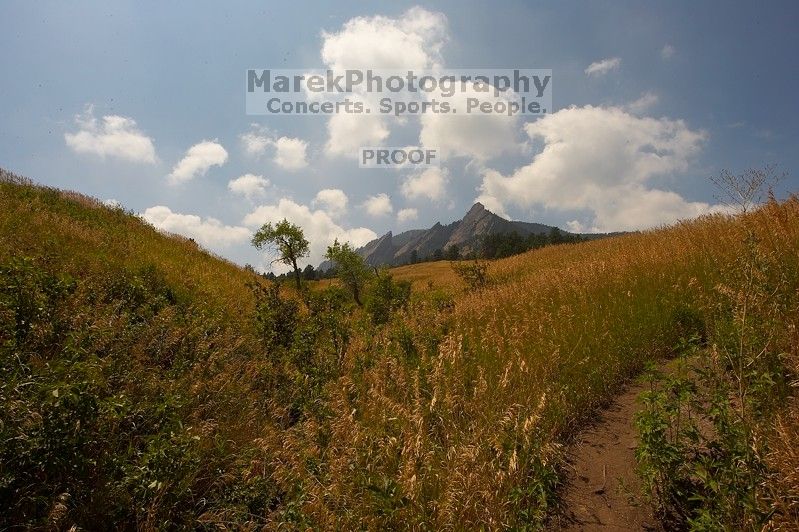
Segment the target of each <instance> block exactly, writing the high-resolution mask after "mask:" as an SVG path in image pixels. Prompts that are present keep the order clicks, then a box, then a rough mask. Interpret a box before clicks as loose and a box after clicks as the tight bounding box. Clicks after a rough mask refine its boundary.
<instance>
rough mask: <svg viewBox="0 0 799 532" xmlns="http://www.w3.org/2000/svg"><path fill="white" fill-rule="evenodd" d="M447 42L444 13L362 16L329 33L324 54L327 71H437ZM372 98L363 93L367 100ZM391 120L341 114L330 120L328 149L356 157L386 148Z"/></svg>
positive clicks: (416, 10) (413, 10) (414, 10)
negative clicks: (359, 150) (360, 152)
mask: <svg viewBox="0 0 799 532" xmlns="http://www.w3.org/2000/svg"><path fill="white" fill-rule="evenodd" d="M447 38H448V35H447V19H446V17H445V16H444V15H443V14H441V13H435V12H431V11H428V10H426V9H423V8H420V7H413V8H411V9H409V10H407V11H405V12H404V13H403V14H401V15H400V16H398V17H397V18H390V17H384V16H375V17H356V18H353V19H350V20H349V21H347V22H346V23H344V25H343V26H342V28H341V29H340V30H339V31H337V32H324V33H323V34H322V50H321V55H322V60H323V61H324V63H325V65H326V67H327V68H330V69H332V70H335V71H342V70H345V69H349V68H355V69H357V68H371V69H375V70H377V69H390V70H423V69H431V68H437V67H439V66H440V64H441V47H442V46H443V44H444V43H445V42H446V40H447ZM371 96H372V95H366V94H362V95H361V97H362V98H364V99H367V100H368V99H369V98H370V97H371ZM356 98H357V96H356ZM388 120H389V118H387V117H385V116H380V115H377V114H374V113H372V114H369V115H366V114H363V115H356V114H347V113H340V114H336V115H334V116H332V117H330V121H329V122H328V128H327V129H328V141H327V143H326V146H325V151H326V152H327V154H328V155H335V156H349V157H354V156H357V153H356V150H357V148H358V147H361V146H375V145H381V144H382V142H383V141H384V140H385V139H386V138H387V137H388V135H389V133H390V131H389V128H388V126H387V122H388ZM392 120H394V119H392Z"/></svg>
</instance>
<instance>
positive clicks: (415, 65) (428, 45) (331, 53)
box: [322, 7, 447, 71]
mask: <svg viewBox="0 0 799 532" xmlns="http://www.w3.org/2000/svg"><path fill="white" fill-rule="evenodd" d="M322 40H323V42H322V60H323V61H324V62H325V64H326V65H327V66H328V67H329V68H332V69H333V70H339V71H340V70H345V69H347V68H385V69H397V70H406V69H422V68H431V67H434V66H436V65H437V64H438V63H439V62H440V53H441V47H442V45H443V44H444V42H445V41H446V40H447V18H446V17H445V16H444V15H443V14H442V13H434V12H431V11H427V10H426V9H423V8H421V7H413V8H411V9H409V10H407V11H405V12H404V13H403V14H402V15H400V16H399V17H397V18H389V17H384V16H375V17H355V18H353V19H350V20H348V21H347V22H345V23H344V26H343V27H342V28H341V30H340V31H338V32H331V33H328V32H323V33H322Z"/></svg>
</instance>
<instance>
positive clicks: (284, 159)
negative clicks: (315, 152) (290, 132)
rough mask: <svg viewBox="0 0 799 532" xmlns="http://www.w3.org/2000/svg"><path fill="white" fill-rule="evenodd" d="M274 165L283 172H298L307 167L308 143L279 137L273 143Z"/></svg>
mask: <svg viewBox="0 0 799 532" xmlns="http://www.w3.org/2000/svg"><path fill="white" fill-rule="evenodd" d="M274 145H275V158H274V161H275V164H277V165H278V166H279V167H281V168H283V169H285V170H299V169H301V168H305V167H306V166H308V160H307V154H306V152H307V150H308V143H307V142H305V141H304V140H302V139H298V138H291V137H280V138H279V139H277V140H276V141H275V142H274Z"/></svg>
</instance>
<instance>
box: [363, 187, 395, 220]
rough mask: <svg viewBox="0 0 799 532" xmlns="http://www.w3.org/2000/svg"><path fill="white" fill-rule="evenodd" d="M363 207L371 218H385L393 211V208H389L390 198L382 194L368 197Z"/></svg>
mask: <svg viewBox="0 0 799 532" xmlns="http://www.w3.org/2000/svg"><path fill="white" fill-rule="evenodd" d="M363 207H364V208H365V209H366V212H368V213H369V214H370V215H371V216H385V215H387V214H391V213H392V212H393V210H394V207H392V206H391V198H389V197H388V194H386V193H384V192H383V193H380V194H376V195H374V196H369V197H368V198H367V199H366V201H364V202H363Z"/></svg>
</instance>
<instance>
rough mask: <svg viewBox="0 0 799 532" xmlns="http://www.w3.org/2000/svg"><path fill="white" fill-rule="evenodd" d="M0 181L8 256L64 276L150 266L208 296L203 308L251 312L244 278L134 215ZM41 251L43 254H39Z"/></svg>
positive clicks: (0, 218)
mask: <svg viewBox="0 0 799 532" xmlns="http://www.w3.org/2000/svg"><path fill="white" fill-rule="evenodd" d="M5 179H6V182H2V181H0V208H2V210H1V211H0V238H2V239H3V241H5V243H6V245H4V246H3V247H2V249H0V258H8V256H9V254H11V253H12V252H13V253H16V254H22V255H24V254H29V255H39V254H40V253H42V252H43V251H44V252H45V253H46V254H47V256H48V257H49V260H51V261H53V263H52V265H53V266H54V267H55V268H58V269H61V270H62V271H63V272H66V273H73V274H83V273H87V272H86V268H90V269H92V270H93V271H94V272H98V271H100V270H101V269H103V268H106V267H108V268H117V267H124V268H128V269H136V268H139V267H143V266H147V265H156V266H157V268H158V270H159V271H161V272H162V273H163V275H164V276H166V279H167V281H168V282H169V284H171V285H174V286H175V287H178V288H179V289H180V290H181V291H182V292H183V293H184V294H186V295H191V296H192V297H197V299H203V298H208V299H209V304H210V306H214V307H218V308H221V309H224V310H226V311H227V313H228V314H229V316H230V317H232V318H234V319H238V317H240V316H241V315H242V314H245V313H250V312H252V310H253V298H252V294H251V292H250V291H249V290H247V288H246V285H245V282H246V281H247V280H248V279H250V278H251V274H249V273H247V272H245V271H243V270H242V269H241V268H240V267H239V266H237V265H235V264H233V263H231V262H229V261H227V260H225V259H222V258H220V257H218V256H216V255H214V254H212V253H210V252H208V251H206V250H204V249H202V248H201V247H199V246H198V245H197V244H196V243H194V242H193V241H191V240H189V239H187V238H184V237H181V236H178V235H169V234H165V233H163V232H160V231H158V230H156V229H155V228H153V227H152V226H150V225H149V224H147V223H145V222H143V221H142V220H141V219H140V218H139V217H137V216H135V215H133V214H132V213H128V212H125V211H123V210H121V209H117V208H110V207H107V206H105V205H103V204H102V203H101V202H100V201H99V200H96V199H94V198H90V197H88V196H84V195H82V194H78V193H75V192H64V191H60V190H57V189H49V188H45V187H39V186H33V185H32V184H26V185H17V184H12V183H11V182H9V181H10V180H9V178H8V177H6V178H5ZM43 248H44V249H43Z"/></svg>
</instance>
